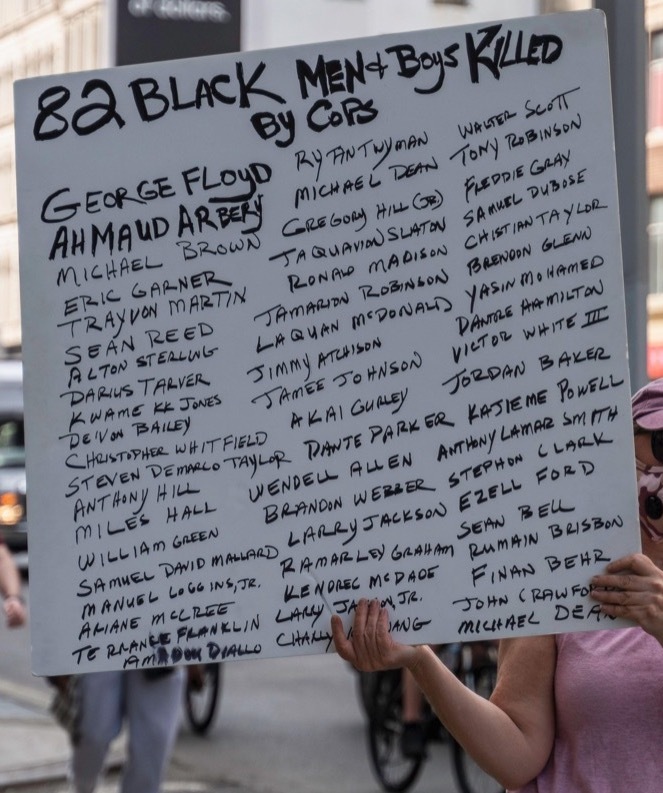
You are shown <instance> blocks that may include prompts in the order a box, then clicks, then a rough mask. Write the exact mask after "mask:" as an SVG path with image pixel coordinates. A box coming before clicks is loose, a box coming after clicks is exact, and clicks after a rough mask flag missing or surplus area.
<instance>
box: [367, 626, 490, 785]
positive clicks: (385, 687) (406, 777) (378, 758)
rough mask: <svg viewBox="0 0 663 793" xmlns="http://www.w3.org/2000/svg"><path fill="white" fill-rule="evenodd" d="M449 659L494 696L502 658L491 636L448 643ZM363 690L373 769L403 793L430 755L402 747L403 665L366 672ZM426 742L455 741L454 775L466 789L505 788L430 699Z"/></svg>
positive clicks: (477, 688) (473, 683)
mask: <svg viewBox="0 0 663 793" xmlns="http://www.w3.org/2000/svg"><path fill="white" fill-rule="evenodd" d="M439 652H440V653H442V657H443V658H444V660H445V663H446V664H447V665H448V666H449V667H450V669H452V671H453V672H454V674H455V675H456V676H457V677H458V678H459V679H460V680H461V681H462V682H463V683H464V684H465V685H466V686H468V687H469V688H471V689H473V690H474V691H476V692H477V693H479V694H481V695H482V696H484V697H489V696H490V694H491V693H492V690H493V688H494V687H495V681H496V677H497V660H496V651H495V647H494V645H492V644H491V643H489V642H476V643H475V642H469V643H468V642H466V643H458V644H453V645H444V646H443V647H441V648H440V650H439ZM358 686H359V696H360V700H361V702H362V705H363V707H364V709H365V711H366V715H367V717H368V745H369V753H370V760H371V766H372V769H373V773H374V775H375V777H376V779H377V781H378V782H379V783H380V785H381V787H382V788H383V789H384V790H386V791H388V793H402V791H405V790H407V789H408V788H409V787H411V786H412V785H413V784H414V783H415V781H416V780H417V778H418V776H419V774H420V773H421V770H422V768H423V765H424V762H425V757H406V756H404V755H403V754H402V752H401V734H402V732H403V722H402V719H401V670H400V669H392V670H388V671H384V672H373V673H367V672H361V673H360V674H359V682H358ZM424 733H425V737H426V742H427V744H429V743H432V742H438V743H442V742H443V741H444V740H446V739H447V738H448V739H449V743H450V750H451V759H452V767H453V771H454V776H455V778H456V782H457V784H458V787H459V789H460V790H461V791H462V793H502V791H503V788H502V787H501V786H500V785H499V784H498V783H497V782H496V781H495V780H494V779H493V778H492V777H490V776H489V775H488V774H486V773H485V772H484V771H483V770H482V769H481V768H480V767H479V766H478V765H477V764H476V763H475V762H474V761H473V760H472V758H471V757H470V756H469V755H468V754H467V753H466V752H465V750H464V749H463V747H462V746H461V745H460V744H459V743H457V742H456V741H455V740H453V738H451V736H448V734H447V733H446V731H445V730H444V728H443V726H442V725H441V723H440V722H439V720H438V719H437V717H436V716H435V714H434V713H433V711H432V709H431V708H430V706H429V705H428V704H426V705H425V710H424Z"/></svg>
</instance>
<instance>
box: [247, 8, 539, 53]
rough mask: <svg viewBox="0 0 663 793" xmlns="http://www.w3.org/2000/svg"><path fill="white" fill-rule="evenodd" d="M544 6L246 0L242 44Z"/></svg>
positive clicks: (408, 26) (480, 18)
mask: <svg viewBox="0 0 663 793" xmlns="http://www.w3.org/2000/svg"><path fill="white" fill-rule="evenodd" d="M539 7H540V3H539V0H471V2H470V3H469V4H468V5H467V6H454V5H441V4H436V3H434V2H433V0H244V2H243V5H242V13H243V19H242V49H243V50H254V49H265V48H268V47H283V46H289V45H293V44H307V43H310V42H314V41H329V40H332V39H343V38H353V37H358V36H371V35H376V34H380V33H395V32H398V31H401V30H419V29H423V28H431V27H444V26H449V25H466V24H471V23H474V22H485V21H489V20H493V19H507V18H509V17H520V16H530V15H532V14H536V13H538V12H539Z"/></svg>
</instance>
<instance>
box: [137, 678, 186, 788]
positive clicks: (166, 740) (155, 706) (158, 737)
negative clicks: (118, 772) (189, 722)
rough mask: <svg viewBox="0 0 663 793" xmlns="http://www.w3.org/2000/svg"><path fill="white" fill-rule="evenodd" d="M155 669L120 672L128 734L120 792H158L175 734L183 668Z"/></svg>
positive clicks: (178, 715) (179, 710)
mask: <svg viewBox="0 0 663 793" xmlns="http://www.w3.org/2000/svg"><path fill="white" fill-rule="evenodd" d="M155 671H156V670H131V671H129V672H124V674H125V675H126V691H127V704H126V717H127V721H128V727H129V738H128V744H127V751H128V757H127V762H126V765H125V768H124V772H123V775H122V786H121V791H122V793H158V791H159V788H160V786H161V781H162V779H163V776H164V774H165V772H166V768H167V765H168V761H169V760H170V754H171V752H172V749H173V746H174V744H175V738H176V737H177V730H178V727H179V723H180V716H181V713H182V699H183V696H184V683H185V673H184V669H183V668H182V667H178V668H176V669H170V670H163V671H164V672H165V673H164V674H158V675H155V674H154V673H155ZM158 671H161V670H158Z"/></svg>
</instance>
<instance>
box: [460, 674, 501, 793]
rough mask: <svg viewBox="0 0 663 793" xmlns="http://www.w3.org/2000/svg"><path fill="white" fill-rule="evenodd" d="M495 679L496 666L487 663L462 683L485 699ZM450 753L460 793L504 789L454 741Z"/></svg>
mask: <svg viewBox="0 0 663 793" xmlns="http://www.w3.org/2000/svg"><path fill="white" fill-rule="evenodd" d="M496 679H497V668H496V666H495V665H494V664H492V663H487V664H485V665H484V666H481V667H479V668H478V669H473V670H470V671H469V672H468V673H467V674H466V675H465V679H464V680H463V682H464V683H465V685H466V686H468V688H471V689H472V690H473V691H476V692H477V694H481V696H482V697H485V698H486V699H487V698H488V697H489V696H490V695H491V694H492V692H493V689H494V688H495V681H496ZM451 753H452V760H453V769H454V775H455V777H456V782H457V784H458V788H459V790H461V791H462V793H503V791H504V788H503V787H502V786H501V785H500V784H499V783H498V782H496V781H495V779H494V778H493V777H492V776H490V775H489V774H487V773H486V772H485V771H484V770H483V769H482V768H480V767H479V766H478V765H477V764H476V763H475V762H474V760H473V759H472V758H471V757H470V755H469V754H467V752H466V751H465V750H464V749H463V747H462V746H461V745H460V744H459V743H457V742H456V741H452V744H451Z"/></svg>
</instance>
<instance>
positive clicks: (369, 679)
mask: <svg viewBox="0 0 663 793" xmlns="http://www.w3.org/2000/svg"><path fill="white" fill-rule="evenodd" d="M377 678H378V675H377V673H376V672H358V673H357V693H358V695H359V702H360V704H361V707H362V710H363V711H364V715H365V716H367V717H368V718H369V719H370V718H371V708H372V707H373V703H374V701H375V686H376V684H377Z"/></svg>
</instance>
